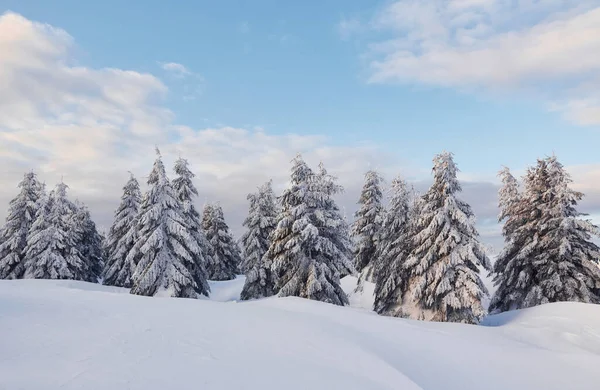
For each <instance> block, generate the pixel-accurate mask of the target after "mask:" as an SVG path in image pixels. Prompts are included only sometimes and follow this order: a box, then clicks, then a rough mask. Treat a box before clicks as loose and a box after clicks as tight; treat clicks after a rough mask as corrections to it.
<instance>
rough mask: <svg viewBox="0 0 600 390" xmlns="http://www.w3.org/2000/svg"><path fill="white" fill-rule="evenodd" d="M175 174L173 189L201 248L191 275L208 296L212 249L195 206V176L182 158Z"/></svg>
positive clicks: (195, 258)
mask: <svg viewBox="0 0 600 390" xmlns="http://www.w3.org/2000/svg"><path fill="white" fill-rule="evenodd" d="M175 174H176V175H177V177H176V178H175V179H174V180H173V188H174V189H175V193H176V194H177V199H178V200H179V202H180V203H181V206H182V208H183V215H184V217H185V219H186V223H187V225H188V226H189V229H190V234H191V235H192V237H193V238H194V240H195V241H196V244H197V245H198V247H199V248H200V253H198V254H195V255H194V262H193V263H192V264H191V265H192V267H191V268H190V273H191V274H192V276H193V277H194V280H195V282H196V285H197V286H199V290H200V291H201V293H202V294H204V295H206V296H208V293H209V292H210V286H209V285H208V281H207V278H208V272H207V270H206V267H207V265H208V264H211V263H212V258H211V255H212V248H211V247H210V243H209V242H208V239H207V238H206V236H205V234H204V231H203V230H202V222H201V220H200V213H199V212H198V210H196V207H195V206H194V199H195V198H196V197H197V196H198V190H197V189H196V186H194V183H193V182H192V178H193V177H194V176H195V175H194V174H193V173H192V172H191V171H190V169H189V165H188V161H187V160H186V159H183V158H181V157H180V158H178V159H177V161H176V162H175Z"/></svg>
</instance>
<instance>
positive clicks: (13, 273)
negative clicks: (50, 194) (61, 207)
mask: <svg viewBox="0 0 600 390" xmlns="http://www.w3.org/2000/svg"><path fill="white" fill-rule="evenodd" d="M19 188H20V189H21V191H20V192H19V194H18V195H17V196H16V197H15V198H14V199H13V200H11V201H10V205H9V209H8V215H7V216H6V224H5V225H4V227H3V228H2V229H0V279H17V278H20V277H21V276H22V275H23V264H22V260H23V257H24V255H25V253H24V249H25V246H26V245H27V235H28V233H29V229H30V228H31V225H32V224H33V222H34V220H35V215H36V213H37V210H38V209H39V207H40V202H41V200H42V198H43V196H44V193H43V192H44V191H43V186H42V184H41V183H40V182H39V181H38V180H37V177H36V175H35V173H33V172H28V173H26V174H25V175H24V177H23V180H22V181H21V182H20V183H19Z"/></svg>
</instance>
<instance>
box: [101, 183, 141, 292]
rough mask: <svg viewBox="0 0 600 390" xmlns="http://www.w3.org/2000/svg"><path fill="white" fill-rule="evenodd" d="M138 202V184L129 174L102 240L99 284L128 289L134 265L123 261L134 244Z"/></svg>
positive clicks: (139, 200)
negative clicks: (119, 201)
mask: <svg viewBox="0 0 600 390" xmlns="http://www.w3.org/2000/svg"><path fill="white" fill-rule="evenodd" d="M141 199H142V194H141V192H140V185H139V183H138V181H137V179H136V178H135V177H134V176H133V174H131V175H130V177H129V180H128V181H127V183H126V184H125V186H124V187H123V195H122V196H121V203H120V204H119V207H118V208H117V210H116V211H115V219H114V222H113V224H112V226H111V227H110V230H109V232H108V236H107V237H106V244H105V250H106V264H105V267H104V279H103V281H102V283H103V284H105V285H108V286H119V287H127V288H130V287H131V277H132V276H133V272H134V271H135V266H136V265H135V263H133V262H130V261H128V260H127V255H128V254H129V252H130V251H131V249H132V248H133V246H134V245H135V241H136V228H137V224H138V220H137V217H138V212H139V208H140V202H141Z"/></svg>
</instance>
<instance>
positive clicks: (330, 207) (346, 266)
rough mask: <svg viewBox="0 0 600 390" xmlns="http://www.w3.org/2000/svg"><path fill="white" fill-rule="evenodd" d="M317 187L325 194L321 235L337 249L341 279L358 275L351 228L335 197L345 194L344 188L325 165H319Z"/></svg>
mask: <svg viewBox="0 0 600 390" xmlns="http://www.w3.org/2000/svg"><path fill="white" fill-rule="evenodd" d="M315 180H316V185H317V186H319V187H321V189H320V191H322V192H323V196H324V198H323V204H322V206H321V208H322V210H323V211H322V213H323V224H322V227H321V229H320V231H321V235H323V236H325V237H326V238H327V239H329V240H330V241H331V243H332V244H333V246H334V247H335V248H336V249H337V261H335V262H333V266H334V267H336V269H337V271H338V273H339V274H340V278H343V277H344V276H347V275H353V274H355V273H356V270H355V268H354V265H353V264H352V240H351V239H350V228H349V226H348V223H347V222H346V219H345V218H344V216H343V215H342V213H341V211H340V209H339V207H338V205H337V203H336V202H335V200H334V198H333V197H334V196H335V195H338V194H341V193H343V192H344V188H343V187H342V186H341V185H339V184H337V183H336V181H337V178H336V177H334V176H332V175H330V174H329V173H328V172H327V170H326V169H325V166H324V165H323V163H322V162H321V163H319V172H318V174H317V175H316V176H315Z"/></svg>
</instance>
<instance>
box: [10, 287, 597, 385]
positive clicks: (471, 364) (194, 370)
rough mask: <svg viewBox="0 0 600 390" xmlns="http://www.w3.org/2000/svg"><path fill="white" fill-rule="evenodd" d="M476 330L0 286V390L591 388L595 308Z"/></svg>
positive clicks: (304, 305) (115, 292)
mask: <svg viewBox="0 0 600 390" xmlns="http://www.w3.org/2000/svg"><path fill="white" fill-rule="evenodd" d="M242 283H243V278H239V279H236V280H234V281H230V282H220V283H213V284H212V286H211V287H212V288H213V291H214V293H213V296H214V297H215V298H216V299H218V300H220V301H227V300H230V299H235V298H236V296H237V295H239V289H241V284H242ZM344 284H345V288H346V289H347V290H348V289H351V288H352V281H351V280H349V279H347V280H345V281H344ZM367 287H368V286H367ZM367 300H368V299H367V298H365V297H360V296H355V297H351V301H352V302H353V304H357V305H359V306H363V305H364V306H368V302H366V301H367ZM484 325H485V326H471V325H458V324H441V323H425V322H416V321H407V320H401V319H395V318H386V317H380V316H377V315H375V314H374V313H372V312H369V311H367V310H364V309H359V308H349V307H337V306H333V305H328V304H323V303H318V302H312V301H308V300H303V299H295V298H285V299H277V298H273V299H266V300H261V301H255V302H215V301H209V300H191V299H171V298H147V297H140V296H132V295H129V294H127V290H125V289H118V288H110V287H104V286H100V285H95V284H89V283H84V282H72V281H47V280H17V281H4V280H2V281H0V389H27V390H36V389H40V390H41V389H44V390H52V389H64V390H68V389H94V390H96V389H97V390H103V389H107V390H109V389H110V390H117V389H119V390H121V389H144V390H153V389H180V390H183V389H196V390H198V389H203V390H206V389H298V390H300V389H315V390H316V389H343V390H348V389H457V390H458V389H460V390H462V389H479V388H485V389H488V390H489V389H511V390H514V389H527V390H531V389H561V390H562V389H597V388H598V387H599V386H600V369H599V367H600V306H595V305H584V304H576V303H563V304H552V305H545V306H541V307H537V308H533V309H528V310H522V311H518V312H512V313H505V314H503V315H498V316H491V317H488V318H487V319H486V320H485V321H484Z"/></svg>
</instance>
